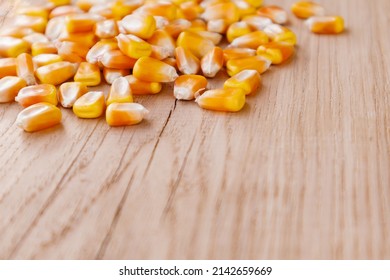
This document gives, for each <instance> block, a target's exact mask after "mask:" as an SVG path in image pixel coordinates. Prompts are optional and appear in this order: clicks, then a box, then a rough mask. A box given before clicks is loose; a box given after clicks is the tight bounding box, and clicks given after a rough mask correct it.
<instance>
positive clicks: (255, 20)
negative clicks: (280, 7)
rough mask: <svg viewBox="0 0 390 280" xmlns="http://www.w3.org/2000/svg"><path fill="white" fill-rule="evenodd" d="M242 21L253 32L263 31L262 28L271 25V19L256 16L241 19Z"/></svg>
mask: <svg viewBox="0 0 390 280" xmlns="http://www.w3.org/2000/svg"><path fill="white" fill-rule="evenodd" d="M242 21H243V22H246V23H247V24H248V25H249V27H250V28H251V29H254V30H264V28H266V27H267V26H268V25H271V24H272V20H271V19H269V18H266V17H262V16H258V15H248V16H245V17H243V18H242Z"/></svg>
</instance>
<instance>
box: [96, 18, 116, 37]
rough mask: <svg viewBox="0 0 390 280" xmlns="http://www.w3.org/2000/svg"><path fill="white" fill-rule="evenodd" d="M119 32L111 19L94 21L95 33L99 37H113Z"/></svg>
mask: <svg viewBox="0 0 390 280" xmlns="http://www.w3.org/2000/svg"><path fill="white" fill-rule="evenodd" d="M118 34H119V30H118V25H117V24H116V21H115V20H113V19H108V20H104V21H100V22H98V23H96V28H95V35H96V36H98V37H99V38H100V39H108V38H114V37H115V36H117V35H118Z"/></svg>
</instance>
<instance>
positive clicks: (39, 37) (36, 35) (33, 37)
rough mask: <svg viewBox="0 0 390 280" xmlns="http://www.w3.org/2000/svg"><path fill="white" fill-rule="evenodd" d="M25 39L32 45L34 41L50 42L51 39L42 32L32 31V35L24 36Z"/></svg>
mask: <svg viewBox="0 0 390 280" xmlns="http://www.w3.org/2000/svg"><path fill="white" fill-rule="evenodd" d="M23 40H24V41H26V42H27V43H29V45H30V47H31V46H32V45H33V44H34V43H48V42H49V39H47V37H46V36H45V35H43V34H41V33H32V34H30V35H27V36H25V37H23Z"/></svg>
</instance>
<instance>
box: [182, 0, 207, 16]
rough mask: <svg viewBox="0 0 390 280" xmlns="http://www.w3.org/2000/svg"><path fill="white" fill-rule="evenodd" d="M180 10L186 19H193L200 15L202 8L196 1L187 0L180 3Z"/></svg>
mask: <svg viewBox="0 0 390 280" xmlns="http://www.w3.org/2000/svg"><path fill="white" fill-rule="evenodd" d="M180 10H181V12H182V14H183V16H184V18H185V19H187V20H194V19H197V18H199V17H200V15H201V14H202V13H203V12H204V9H203V8H202V7H201V6H200V5H199V4H198V3H197V2H196V1H187V2H183V3H181V4H180Z"/></svg>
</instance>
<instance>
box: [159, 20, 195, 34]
mask: <svg viewBox="0 0 390 280" xmlns="http://www.w3.org/2000/svg"><path fill="white" fill-rule="evenodd" d="M190 27H191V22H190V21H189V20H186V19H182V18H180V19H176V20H173V21H171V22H170V23H169V24H168V25H166V26H165V27H164V30H165V31H166V32H167V33H168V34H169V35H171V36H172V38H177V37H178V36H179V35H180V33H181V32H183V31H185V30H187V29H188V28H190Z"/></svg>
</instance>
